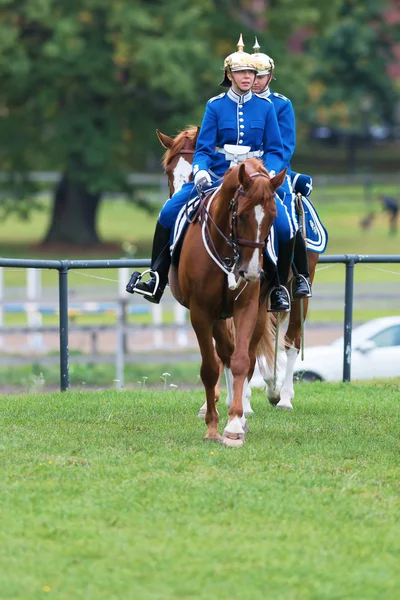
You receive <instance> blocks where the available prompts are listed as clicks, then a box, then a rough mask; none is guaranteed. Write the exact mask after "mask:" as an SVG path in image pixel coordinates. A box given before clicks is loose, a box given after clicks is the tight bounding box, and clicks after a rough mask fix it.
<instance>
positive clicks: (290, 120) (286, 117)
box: [257, 88, 296, 172]
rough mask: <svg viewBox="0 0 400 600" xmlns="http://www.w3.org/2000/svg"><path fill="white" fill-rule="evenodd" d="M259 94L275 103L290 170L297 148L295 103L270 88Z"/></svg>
mask: <svg viewBox="0 0 400 600" xmlns="http://www.w3.org/2000/svg"><path fill="white" fill-rule="evenodd" d="M257 96H260V97H261V98H269V100H271V102H272V104H273V105H274V108H275V113H276V118H277V120H278V125H279V131H280V134H281V138H282V143H283V150H284V152H283V162H284V166H285V167H287V168H288V172H289V171H290V161H291V160H292V156H293V153H294V150H295V148H296V119H295V116H294V110H293V105H292V103H291V101H290V100H289V98H286V96H283V95H282V94H277V93H273V92H271V90H270V89H269V88H267V89H266V90H264V91H263V92H261V94H257Z"/></svg>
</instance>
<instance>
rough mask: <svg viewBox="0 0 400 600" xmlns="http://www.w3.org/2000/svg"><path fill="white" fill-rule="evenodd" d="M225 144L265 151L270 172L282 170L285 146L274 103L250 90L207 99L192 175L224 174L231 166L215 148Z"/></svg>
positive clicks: (265, 160) (264, 156)
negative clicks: (199, 171) (204, 172)
mask: <svg viewBox="0 0 400 600" xmlns="http://www.w3.org/2000/svg"><path fill="white" fill-rule="evenodd" d="M224 144H238V145H242V144H243V145H244V146H250V148H251V151H252V152H254V151H256V150H262V151H263V152H264V155H263V157H262V160H263V162H264V165H265V167H266V169H267V170H268V171H275V172H276V173H279V171H281V170H282V169H283V168H284V167H285V166H286V164H285V161H284V155H283V145H282V139H281V135H280V133H279V126H278V121H277V118H276V114H275V110H274V106H273V104H272V102H271V101H269V100H268V99H266V98H259V97H258V96H257V95H255V94H253V93H252V92H251V91H249V92H246V94H244V95H242V96H239V95H238V94H236V92H234V91H233V90H232V89H230V90H229V91H228V93H227V94H220V95H219V96H216V97H215V98H211V100H209V101H208V102H207V105H206V110H205V113H204V117H203V122H202V124H201V129H200V133H199V137H198V139H197V145H196V152H195V155H194V159H193V174H195V173H197V171H198V170H201V169H205V170H206V171H209V172H210V173H211V174H215V175H217V176H218V177H222V176H223V175H224V174H225V172H226V171H227V170H228V168H229V162H228V161H227V160H226V159H225V156H224V155H223V154H221V153H219V152H217V150H216V148H223V146H224Z"/></svg>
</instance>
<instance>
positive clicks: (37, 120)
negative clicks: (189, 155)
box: [0, 0, 208, 244]
mask: <svg viewBox="0 0 400 600" xmlns="http://www.w3.org/2000/svg"><path fill="white" fill-rule="evenodd" d="M174 4H175V10H176V13H175V15H174V12H173V11H171V10H170V8H169V7H168V5H167V4H166V3H164V2H157V1H153V2H149V1H148V0H143V1H142V0H133V1H132V0H119V1H117V2H113V3H110V2H108V0H85V1H84V2H82V0H69V1H68V2H65V3H60V2H58V1H57V0H30V2H24V3H21V2H19V1H17V0H10V1H7V0H3V2H2V11H1V12H2V14H1V17H2V18H1V25H0V51H1V56H2V60H1V63H0V90H1V91H0V114H1V115H2V116H3V119H2V121H3V122H4V123H5V127H4V128H3V130H2V136H1V157H0V161H1V166H2V169H4V170H5V171H7V172H8V173H9V174H10V178H9V183H10V186H11V184H12V183H13V181H14V180H15V173H20V174H21V177H20V178H19V181H20V187H21V188H22V189H23V188H24V186H23V185H22V184H23V183H26V181H25V179H24V175H22V174H25V173H26V172H28V171H29V170H32V169H36V168H46V169H50V170H55V169H56V170H61V171H62V173H63V176H62V179H61V181H60V183H59V184H58V186H57V188H56V193H55V198H54V206H53V218H52V222H51V225H50V228H49V231H48V233H47V235H46V240H45V241H46V242H54V241H56V242H68V243H71V242H76V243H80V244H94V243H97V242H98V241H99V239H98V235H97V231H96V214H97V210H98V206H99V202H100V200H101V196H102V194H103V193H104V191H125V192H129V191H131V190H130V189H129V188H128V187H127V184H126V172H127V170H128V169H129V170H131V169H132V167H136V168H143V166H144V165H145V164H146V160H147V157H148V154H149V152H148V151H149V148H151V146H152V145H154V146H155V145H156V137H155V135H154V142H153V143H149V142H148V138H149V132H150V131H151V132H152V134H153V132H154V130H155V128H156V127H157V126H163V124H165V122H167V121H169V120H171V121H173V120H174V117H175V118H176V115H177V113H179V111H182V110H183V111H185V110H186V111H187V112H190V110H192V109H193V105H194V104H195V100H196V91H197V89H198V84H197V85H196V79H195V76H194V73H195V68H196V64H197V65H199V64H200V63H201V60H202V57H203V56H204V55H205V52H206V42H205V41H204V36H202V28H203V25H202V23H203V21H202V19H203V17H204V15H205V14H206V12H207V10H208V2H207V1H206V0H205V1H204V2H201V1H200V2H197V3H196V6H194V7H189V8H187V7H186V5H185V3H184V2H183V1H182V0H175V1H174ZM177 15H178V16H177ZM182 50H184V52H182ZM176 121H178V119H176ZM20 196H22V194H20ZM21 207H22V203H15V209H16V210H18V211H19V210H20V209H21ZM24 207H25V210H27V204H26V202H25V203H24Z"/></svg>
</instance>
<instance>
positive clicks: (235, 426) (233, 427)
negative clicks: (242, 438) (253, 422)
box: [224, 417, 244, 434]
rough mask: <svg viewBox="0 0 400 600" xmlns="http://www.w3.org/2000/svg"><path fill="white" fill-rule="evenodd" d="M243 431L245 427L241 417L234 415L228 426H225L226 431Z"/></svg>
mask: <svg viewBox="0 0 400 600" xmlns="http://www.w3.org/2000/svg"><path fill="white" fill-rule="evenodd" d="M225 432H227V433H243V434H244V429H243V427H242V422H241V419H239V417H233V419H232V421H229V422H228V424H227V426H226V427H225V430H224V433H225Z"/></svg>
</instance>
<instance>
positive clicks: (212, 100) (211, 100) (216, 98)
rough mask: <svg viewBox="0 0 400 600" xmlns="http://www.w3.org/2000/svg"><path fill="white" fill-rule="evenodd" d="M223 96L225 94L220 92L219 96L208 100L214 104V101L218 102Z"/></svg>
mask: <svg viewBox="0 0 400 600" xmlns="http://www.w3.org/2000/svg"><path fill="white" fill-rule="evenodd" d="M224 96H225V92H222V94H219V95H218V96H214V97H213V98H210V99H209V102H214V100H218V99H219V98H223V97H224Z"/></svg>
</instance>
